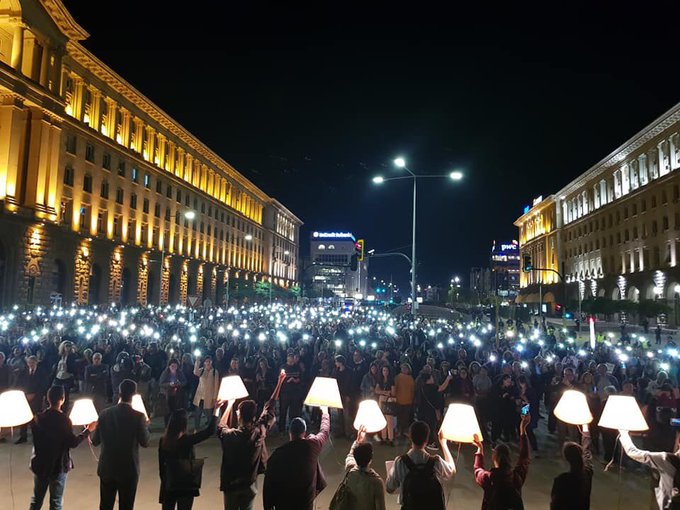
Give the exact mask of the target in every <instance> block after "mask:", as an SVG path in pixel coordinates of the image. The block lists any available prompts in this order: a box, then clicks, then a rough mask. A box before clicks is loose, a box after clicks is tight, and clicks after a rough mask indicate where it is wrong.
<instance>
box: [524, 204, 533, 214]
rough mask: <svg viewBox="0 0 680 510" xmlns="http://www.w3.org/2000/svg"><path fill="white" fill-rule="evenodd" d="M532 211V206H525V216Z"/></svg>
mask: <svg viewBox="0 0 680 510" xmlns="http://www.w3.org/2000/svg"><path fill="white" fill-rule="evenodd" d="M530 210H531V206H530V205H525V206H524V214H526V213H528V212H529V211H530Z"/></svg>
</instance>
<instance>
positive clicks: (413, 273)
mask: <svg viewBox="0 0 680 510" xmlns="http://www.w3.org/2000/svg"><path fill="white" fill-rule="evenodd" d="M404 168H405V167H404ZM407 170H408V169H407ZM408 172H409V173H411V171H410V170H408ZM411 175H412V176H413V232H412V239H411V302H412V303H413V304H412V305H411V311H412V313H413V315H415V314H416V313H417V312H418V297H417V292H416V291H417V287H416V210H417V209H416V204H417V196H418V194H417V187H416V186H417V182H418V179H416V176H415V175H413V173H411Z"/></svg>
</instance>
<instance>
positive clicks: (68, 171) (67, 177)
mask: <svg viewBox="0 0 680 510" xmlns="http://www.w3.org/2000/svg"><path fill="white" fill-rule="evenodd" d="M74 174H75V172H74V171H73V167H72V166H71V165H66V168H64V184H66V185H68V186H73V176H74Z"/></svg>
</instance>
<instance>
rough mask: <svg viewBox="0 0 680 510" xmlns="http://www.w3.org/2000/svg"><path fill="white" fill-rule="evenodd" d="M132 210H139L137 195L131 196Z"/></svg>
mask: <svg viewBox="0 0 680 510" xmlns="http://www.w3.org/2000/svg"><path fill="white" fill-rule="evenodd" d="M130 208H131V209H137V195H136V194H135V193H132V194H130Z"/></svg>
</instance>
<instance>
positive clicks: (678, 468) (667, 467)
mask: <svg viewBox="0 0 680 510" xmlns="http://www.w3.org/2000/svg"><path fill="white" fill-rule="evenodd" d="M619 434H620V436H621V437H620V440H621V446H623V451H625V452H626V455H628V456H629V457H630V458H631V459H633V460H635V461H637V462H640V463H641V464H645V465H647V466H649V467H650V468H652V472H653V473H654V474H656V475H657V476H658V482H657V486H656V487H654V496H655V498H656V502H657V504H658V505H659V510H679V509H680V448H679V447H678V446H679V445H680V441H679V440H680V434H678V433H676V442H675V453H668V452H650V451H647V450H640V449H639V448H638V447H637V446H635V445H634V444H633V441H632V439H631V438H630V435H629V434H628V432H627V431H625V430H619ZM657 476H655V478H656V477H657Z"/></svg>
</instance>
